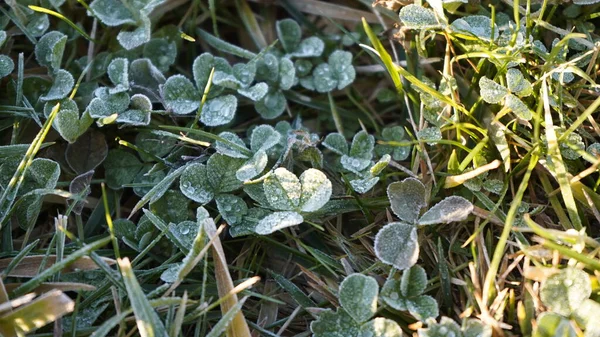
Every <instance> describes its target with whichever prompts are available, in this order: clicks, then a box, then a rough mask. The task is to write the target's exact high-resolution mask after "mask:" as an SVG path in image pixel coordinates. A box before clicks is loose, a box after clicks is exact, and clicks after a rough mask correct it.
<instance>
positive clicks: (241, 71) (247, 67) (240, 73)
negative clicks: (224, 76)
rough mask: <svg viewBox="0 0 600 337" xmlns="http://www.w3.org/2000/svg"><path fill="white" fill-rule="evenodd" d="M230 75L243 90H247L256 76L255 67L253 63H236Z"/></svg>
mask: <svg viewBox="0 0 600 337" xmlns="http://www.w3.org/2000/svg"><path fill="white" fill-rule="evenodd" d="M232 74H233V76H235V78H236V80H237V81H238V82H239V83H240V85H241V86H242V87H243V88H247V87H249V86H250V84H252V82H253V81H254V76H256V65H255V64H254V63H247V64H245V63H237V64H235V65H234V66H233V68H232ZM213 81H214V80H213Z"/></svg>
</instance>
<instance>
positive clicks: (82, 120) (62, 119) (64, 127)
mask: <svg viewBox="0 0 600 337" xmlns="http://www.w3.org/2000/svg"><path fill="white" fill-rule="evenodd" d="M55 105H56V104H55V103H50V102H48V103H46V105H45V106H44V114H45V115H50V112H51V111H52V109H53V108H54V106H55ZM93 122H94V120H93V119H92V118H91V117H90V116H89V114H88V113H87V112H84V113H83V114H82V115H81V116H80V114H79V108H78V107H77V104H76V103H75V102H74V101H73V100H71V99H69V98H66V99H64V100H62V101H60V109H59V110H58V114H57V115H56V118H55V119H54V122H53V123H52V127H54V129H55V130H56V131H58V133H59V134H60V135H61V137H63V139H64V140H66V141H68V142H69V143H74V142H75V141H76V140H77V138H78V137H79V136H81V135H82V134H84V133H85V131H87V129H88V127H89V126H90V125H91V124H92V123H93Z"/></svg>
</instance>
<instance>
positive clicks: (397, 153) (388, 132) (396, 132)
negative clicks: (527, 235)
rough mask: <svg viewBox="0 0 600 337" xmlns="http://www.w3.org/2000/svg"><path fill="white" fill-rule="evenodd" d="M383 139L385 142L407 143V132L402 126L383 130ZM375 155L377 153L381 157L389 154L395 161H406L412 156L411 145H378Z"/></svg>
mask: <svg viewBox="0 0 600 337" xmlns="http://www.w3.org/2000/svg"><path fill="white" fill-rule="evenodd" d="M381 138H382V139H383V140H384V141H393V142H403V141H404V142H406V139H405V132H404V129H403V128H402V127H401V126H394V127H390V128H383V130H382V131H381ZM375 153H377V154H378V155H379V156H383V155H384V154H389V155H391V156H392V159H393V160H397V161H401V160H405V159H406V158H408V156H409V155H410V145H408V146H397V145H383V144H377V145H376V146H375Z"/></svg>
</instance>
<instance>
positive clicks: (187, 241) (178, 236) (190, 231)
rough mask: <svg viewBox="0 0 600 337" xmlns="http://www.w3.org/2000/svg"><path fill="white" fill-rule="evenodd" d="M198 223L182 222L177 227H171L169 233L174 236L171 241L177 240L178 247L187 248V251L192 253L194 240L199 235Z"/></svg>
mask: <svg viewBox="0 0 600 337" xmlns="http://www.w3.org/2000/svg"><path fill="white" fill-rule="evenodd" d="M199 228H200V227H199V226H198V223H196V222H195V221H187V220H186V221H182V222H180V223H178V224H176V225H170V226H169V231H170V232H171V234H172V236H170V239H175V240H176V241H177V242H174V243H175V244H176V245H180V246H182V247H184V248H185V250H186V251H190V250H191V249H192V247H193V245H194V238H195V237H196V236H197V235H198V231H199Z"/></svg>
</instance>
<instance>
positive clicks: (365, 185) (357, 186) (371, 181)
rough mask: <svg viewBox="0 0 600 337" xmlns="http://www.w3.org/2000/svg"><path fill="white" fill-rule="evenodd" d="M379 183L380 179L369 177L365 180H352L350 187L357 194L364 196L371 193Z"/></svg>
mask: <svg viewBox="0 0 600 337" xmlns="http://www.w3.org/2000/svg"><path fill="white" fill-rule="evenodd" d="M378 182H379V177H367V178H364V179H354V180H350V186H352V189H353V190H354V191H356V192H357V193H360V194H363V193H367V192H369V191H370V190H371V189H372V188H373V187H374V186H375V185H377V183H378Z"/></svg>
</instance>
